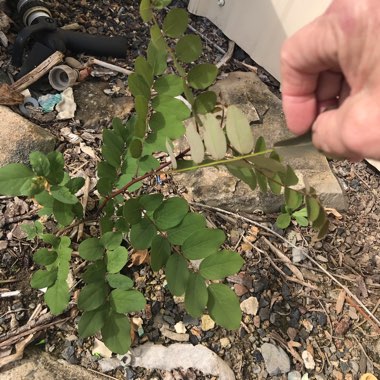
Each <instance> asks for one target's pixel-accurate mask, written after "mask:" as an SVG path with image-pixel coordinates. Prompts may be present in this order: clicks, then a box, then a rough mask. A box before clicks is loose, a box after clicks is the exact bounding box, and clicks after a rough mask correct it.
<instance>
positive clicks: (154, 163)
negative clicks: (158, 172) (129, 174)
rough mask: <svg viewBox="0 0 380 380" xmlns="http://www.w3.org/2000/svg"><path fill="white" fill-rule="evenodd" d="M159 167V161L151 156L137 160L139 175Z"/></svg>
mask: <svg viewBox="0 0 380 380" xmlns="http://www.w3.org/2000/svg"><path fill="white" fill-rule="evenodd" d="M159 167H160V161H158V160H157V159H156V158H154V157H153V156H151V155H147V156H144V157H141V158H140V159H139V172H138V173H139V174H141V175H143V174H145V173H148V172H150V171H151V170H155V169H158V168H159Z"/></svg>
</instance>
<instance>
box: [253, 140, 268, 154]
mask: <svg viewBox="0 0 380 380" xmlns="http://www.w3.org/2000/svg"><path fill="white" fill-rule="evenodd" d="M265 150H267V144H266V143H265V139H264V137H263V136H260V137H259V138H258V139H257V140H256V144H255V150H254V152H255V153H260V152H264V151H265Z"/></svg>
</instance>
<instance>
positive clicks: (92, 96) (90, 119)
mask: <svg viewBox="0 0 380 380" xmlns="http://www.w3.org/2000/svg"><path fill="white" fill-rule="evenodd" d="M108 87H109V84H108V83H106V82H101V81H94V80H88V81H85V82H82V83H80V85H78V86H75V87H74V99H75V102H76V104H77V111H76V114H75V117H76V118H77V119H79V120H80V121H82V122H83V123H84V127H86V128H91V127H98V126H100V125H101V124H104V123H109V122H110V121H111V120H112V119H113V118H114V117H118V118H120V119H125V118H126V117H127V116H128V115H129V113H130V112H131V110H132V108H133V107H134V103H133V98H132V97H131V96H118V97H111V96H108V95H106V94H105V93H104V90H105V89H106V88H108Z"/></svg>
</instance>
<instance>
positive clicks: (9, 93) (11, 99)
mask: <svg viewBox="0 0 380 380" xmlns="http://www.w3.org/2000/svg"><path fill="white" fill-rule="evenodd" d="M23 101H24V96H23V95H21V94H20V93H19V92H17V91H15V90H14V89H13V88H12V87H11V86H10V85H9V84H7V83H1V84H0V104H2V105H5V106H14V105H17V104H21V103H23Z"/></svg>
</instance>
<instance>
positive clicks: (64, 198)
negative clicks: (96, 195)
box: [50, 186, 78, 205]
mask: <svg viewBox="0 0 380 380" xmlns="http://www.w3.org/2000/svg"><path fill="white" fill-rule="evenodd" d="M50 194H51V196H52V197H53V198H54V199H56V200H57V201H60V202H62V203H64V204H68V205H74V204H75V203H77V202H78V198H77V197H76V196H75V195H74V194H72V193H71V192H70V190H69V189H68V188H67V187H66V186H54V187H52V188H51V190H50Z"/></svg>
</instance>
